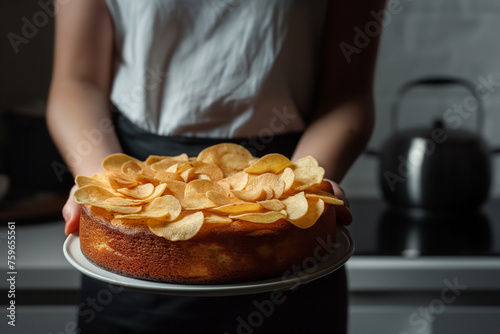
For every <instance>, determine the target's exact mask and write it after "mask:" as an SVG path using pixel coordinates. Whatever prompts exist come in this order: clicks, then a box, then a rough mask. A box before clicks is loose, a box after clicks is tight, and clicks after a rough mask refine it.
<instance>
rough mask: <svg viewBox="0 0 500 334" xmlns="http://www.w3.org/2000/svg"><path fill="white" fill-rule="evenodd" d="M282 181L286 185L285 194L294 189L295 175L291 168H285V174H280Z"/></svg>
mask: <svg viewBox="0 0 500 334" xmlns="http://www.w3.org/2000/svg"><path fill="white" fill-rule="evenodd" d="M280 179H281V180H282V181H283V183H284V184H285V188H284V189H283V192H284V193H286V192H287V191H288V190H290V188H292V185H293V180H294V179H295V173H294V172H293V170H292V169H291V168H290V167H287V168H285V170H284V171H283V173H281V174H280Z"/></svg>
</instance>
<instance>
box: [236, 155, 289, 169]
mask: <svg viewBox="0 0 500 334" xmlns="http://www.w3.org/2000/svg"><path fill="white" fill-rule="evenodd" d="M291 165H293V163H292V162H291V161H290V160H289V159H288V158H287V157H285V156H283V155H281V154H276V153H271V154H267V155H265V156H263V157H262V158H260V159H259V160H257V161H256V162H255V163H254V164H252V165H251V166H250V167H248V168H246V169H245V172H247V173H250V174H263V173H274V174H278V173H281V171H283V170H284V169H285V168H287V167H289V166H291Z"/></svg>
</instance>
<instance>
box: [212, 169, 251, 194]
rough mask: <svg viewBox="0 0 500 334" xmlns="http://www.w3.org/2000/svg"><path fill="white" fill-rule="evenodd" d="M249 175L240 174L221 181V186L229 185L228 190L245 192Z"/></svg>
mask: <svg viewBox="0 0 500 334" xmlns="http://www.w3.org/2000/svg"><path fill="white" fill-rule="evenodd" d="M248 179H249V178H248V174H247V173H245V172H239V173H236V174H233V175H231V176H229V177H226V178H224V179H222V180H220V181H219V184H220V185H224V184H226V185H228V186H229V188H228V190H231V189H234V190H243V189H244V188H245V187H246V186H247V184H248Z"/></svg>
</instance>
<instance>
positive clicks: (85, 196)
mask: <svg viewBox="0 0 500 334" xmlns="http://www.w3.org/2000/svg"><path fill="white" fill-rule="evenodd" d="M73 196H74V199H75V202H77V203H79V204H88V205H93V206H97V207H100V208H103V209H107V210H110V211H114V212H117V213H136V212H139V211H141V207H133V206H114V205H108V204H106V203H105V201H106V200H107V199H108V198H112V197H114V196H115V195H114V194H113V193H111V192H110V191H108V190H106V189H104V188H101V187H98V186H94V185H88V186H84V187H82V188H78V189H77V190H76V191H75V193H74V195H73Z"/></svg>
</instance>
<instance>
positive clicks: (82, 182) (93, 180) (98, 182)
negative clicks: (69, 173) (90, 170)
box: [75, 175, 112, 190]
mask: <svg viewBox="0 0 500 334" xmlns="http://www.w3.org/2000/svg"><path fill="white" fill-rule="evenodd" d="M75 183H76V185H77V186H78V187H79V188H81V187H85V186H89V185H93V186H99V187H101V188H105V189H107V190H110V189H112V188H111V186H110V185H109V182H107V179H103V178H97V177H96V175H94V176H93V177H87V176H83V175H77V176H76V178H75Z"/></svg>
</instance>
